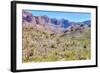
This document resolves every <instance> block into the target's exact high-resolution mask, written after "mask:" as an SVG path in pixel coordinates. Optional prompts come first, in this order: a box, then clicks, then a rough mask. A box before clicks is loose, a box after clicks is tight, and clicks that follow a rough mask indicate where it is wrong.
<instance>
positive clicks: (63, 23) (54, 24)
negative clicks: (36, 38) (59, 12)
mask: <svg viewBox="0 0 100 73" xmlns="http://www.w3.org/2000/svg"><path fill="white" fill-rule="evenodd" d="M22 21H23V26H25V27H27V26H28V27H29V26H43V27H44V28H45V29H47V30H48V28H49V30H52V31H53V32H57V33H58V31H59V32H62V31H64V32H68V31H72V30H79V31H82V30H83V29H84V28H88V27H90V26H91V21H90V20H88V21H84V22H80V23H75V22H70V21H68V20H67V19H59V20H58V19H56V18H49V17H48V16H46V15H44V16H34V15H32V13H30V12H26V11H23V13H22Z"/></svg>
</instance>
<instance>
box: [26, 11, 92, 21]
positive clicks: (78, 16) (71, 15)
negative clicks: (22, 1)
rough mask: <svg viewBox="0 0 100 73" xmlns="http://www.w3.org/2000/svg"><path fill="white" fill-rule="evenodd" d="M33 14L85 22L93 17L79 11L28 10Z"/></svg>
mask: <svg viewBox="0 0 100 73" xmlns="http://www.w3.org/2000/svg"><path fill="white" fill-rule="evenodd" d="M26 11H29V12H31V13H32V14H33V16H43V15H47V16H48V17H50V18H56V19H68V20H69V21H73V22H83V21H86V20H90V19H91V14H90V13H84V12H83V13H82V12H81V13H79V12H58V11H41V10H26Z"/></svg>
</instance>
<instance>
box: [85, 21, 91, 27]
mask: <svg viewBox="0 0 100 73" xmlns="http://www.w3.org/2000/svg"><path fill="white" fill-rule="evenodd" d="M83 23H84V24H85V25H88V26H89V27H90V26H91V20H87V21H84V22H83Z"/></svg>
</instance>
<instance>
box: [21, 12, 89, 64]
mask: <svg viewBox="0 0 100 73" xmlns="http://www.w3.org/2000/svg"><path fill="white" fill-rule="evenodd" d="M66 24H67V26H66ZM90 27H91V26H90V21H84V22H80V23H75V22H70V21H68V20H65V19H61V20H57V19H52V18H49V17H48V16H45V15H44V16H33V15H32V14H31V13H29V12H25V11H23V24H22V42H23V50H22V52H23V62H24V63H26V62H51V61H69V60H87V59H91V47H90V46H91V45H90V44H91V41H90V40H91V37H90V36H91V34H90V33H91V28H90Z"/></svg>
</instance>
